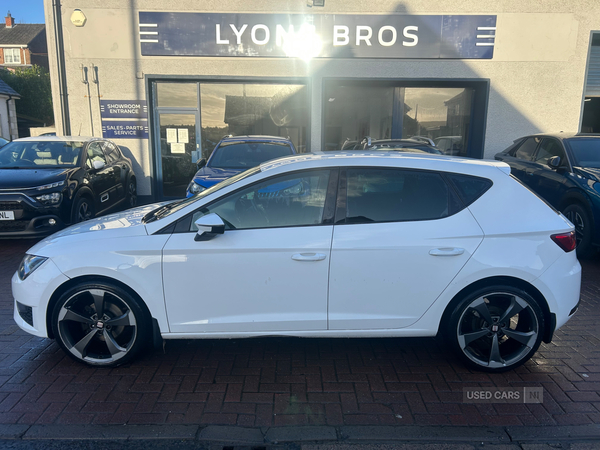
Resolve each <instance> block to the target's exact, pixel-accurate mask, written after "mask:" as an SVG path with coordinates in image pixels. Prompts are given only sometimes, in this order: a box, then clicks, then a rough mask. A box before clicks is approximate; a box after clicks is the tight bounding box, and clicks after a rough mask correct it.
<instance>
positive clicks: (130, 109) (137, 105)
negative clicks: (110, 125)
mask: <svg viewBox="0 0 600 450" xmlns="http://www.w3.org/2000/svg"><path fill="white" fill-rule="evenodd" d="M100 115H101V116H102V118H103V119H146V118H148V106H146V100H100Z"/></svg>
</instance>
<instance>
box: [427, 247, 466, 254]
mask: <svg viewBox="0 0 600 450" xmlns="http://www.w3.org/2000/svg"><path fill="white" fill-rule="evenodd" d="M464 252H465V249H464V248H458V247H443V248H433V249H431V250H429V254H430V255H431V256H458V255H462V254H463V253H464Z"/></svg>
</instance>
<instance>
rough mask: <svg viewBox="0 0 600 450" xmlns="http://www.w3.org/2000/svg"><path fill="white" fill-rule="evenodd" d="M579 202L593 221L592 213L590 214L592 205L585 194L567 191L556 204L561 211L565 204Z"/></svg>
mask: <svg viewBox="0 0 600 450" xmlns="http://www.w3.org/2000/svg"><path fill="white" fill-rule="evenodd" d="M574 203H576V204H579V205H581V206H582V207H583V208H585V210H586V211H587V213H588V214H589V215H590V219H591V220H592V222H593V221H594V215H593V214H592V207H591V206H590V205H591V203H590V200H589V199H588V198H587V196H586V195H585V194H583V193H581V192H579V191H569V192H567V193H566V194H565V195H564V196H563V197H562V198H561V199H560V202H559V204H558V209H559V210H560V211H561V212H562V211H563V210H564V209H565V208H566V207H567V206H569V205H572V204H574Z"/></svg>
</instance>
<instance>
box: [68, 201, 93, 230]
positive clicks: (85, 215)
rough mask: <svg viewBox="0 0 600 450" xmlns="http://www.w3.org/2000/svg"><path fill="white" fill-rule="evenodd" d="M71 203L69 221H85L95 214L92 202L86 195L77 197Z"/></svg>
mask: <svg viewBox="0 0 600 450" xmlns="http://www.w3.org/2000/svg"><path fill="white" fill-rule="evenodd" d="M73 205H74V206H73V213H72V218H71V223H79V222H85V221H86V220H89V219H93V218H94V216H95V215H96V211H95V209H94V203H93V202H92V200H90V198H89V197H87V196H83V195H82V196H80V197H77V198H76V199H75V202H73Z"/></svg>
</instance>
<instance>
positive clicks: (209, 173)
mask: <svg viewBox="0 0 600 450" xmlns="http://www.w3.org/2000/svg"><path fill="white" fill-rule="evenodd" d="M295 153H297V152H296V149H295V148H294V144H292V141H290V140H289V138H283V137H278V136H235V137H234V136H227V137H224V138H223V139H221V141H220V142H219V143H218V144H217V146H216V147H215V149H214V150H213V152H212V153H211V155H210V157H209V158H208V161H206V160H205V159H204V158H202V159H201V160H200V161H198V164H197V166H198V169H199V170H198V172H196V175H194V179H193V180H192V181H191V182H190V184H189V185H188V187H187V191H186V197H191V196H192V195H195V194H197V193H199V192H202V191H203V190H205V189H208V188H209V187H211V186H213V185H215V184H217V183H220V182H221V181H223V180H225V179H227V178H229V177H232V176H234V175H236V174H238V173H240V172H243V171H244V170H248V169H250V168H252V167H255V166H258V165H260V164H262V163H264V162H266V161H269V160H271V159H275V158H279V157H281V156H289V155H294V154H295Z"/></svg>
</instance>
